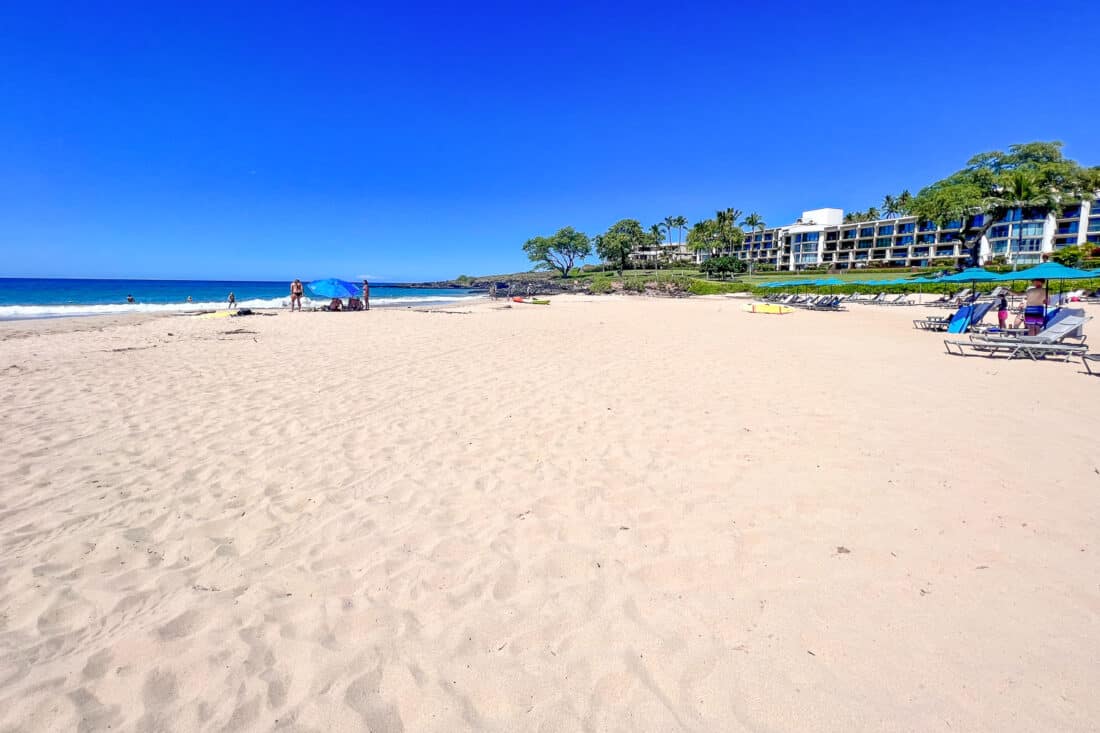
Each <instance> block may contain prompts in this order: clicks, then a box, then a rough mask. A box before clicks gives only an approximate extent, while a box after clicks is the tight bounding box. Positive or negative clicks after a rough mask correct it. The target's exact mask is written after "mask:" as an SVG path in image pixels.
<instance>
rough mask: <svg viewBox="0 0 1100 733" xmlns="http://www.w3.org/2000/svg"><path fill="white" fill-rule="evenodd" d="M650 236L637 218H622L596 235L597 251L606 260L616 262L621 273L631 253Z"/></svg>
mask: <svg viewBox="0 0 1100 733" xmlns="http://www.w3.org/2000/svg"><path fill="white" fill-rule="evenodd" d="M647 239H648V236H647V235H646V232H645V231H644V230H643V229H642V225H641V224H640V223H639V222H638V220H637V219H621V220H620V221H617V222H615V223H614V224H612V225H611V227H610V228H609V229H608V230H607V231H606V232H604V233H603V234H600V235H598V236H597V237H596V239H595V242H596V253H597V254H598V255H599V256H600V258H601V259H603V260H604V261H605V262H610V263H613V264H615V265H616V266H617V267H618V268H619V274H620V275H621V274H622V272H623V270H625V269H626V265H627V260H628V259H629V258H630V253H631V252H634V251H635V250H637V249H638V248H639V247H641V246H642V245H643V244H645V243H646V240H647Z"/></svg>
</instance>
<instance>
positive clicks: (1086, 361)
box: [1081, 354, 1100, 376]
mask: <svg viewBox="0 0 1100 733" xmlns="http://www.w3.org/2000/svg"><path fill="white" fill-rule="evenodd" d="M1090 362H1093V363H1096V364H1098V365H1100V354H1081V363H1082V364H1083V365H1084V366H1085V371H1087V372H1088V373H1089V374H1095V375H1097V376H1100V371H1095V372H1094V371H1093V370H1092V365H1091V364H1090ZM1098 368H1100V367H1098Z"/></svg>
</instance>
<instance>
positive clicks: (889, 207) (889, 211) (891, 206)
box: [882, 194, 898, 219]
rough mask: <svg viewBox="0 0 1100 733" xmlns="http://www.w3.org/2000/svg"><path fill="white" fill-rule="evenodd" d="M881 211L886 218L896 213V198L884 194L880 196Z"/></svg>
mask: <svg viewBox="0 0 1100 733" xmlns="http://www.w3.org/2000/svg"><path fill="white" fill-rule="evenodd" d="M882 211H883V213H884V214H885V215H886V218H887V219H892V218H894V217H896V216H897V215H898V200H897V199H896V198H894V197H893V196H891V195H890V194H886V195H885V196H883V197H882Z"/></svg>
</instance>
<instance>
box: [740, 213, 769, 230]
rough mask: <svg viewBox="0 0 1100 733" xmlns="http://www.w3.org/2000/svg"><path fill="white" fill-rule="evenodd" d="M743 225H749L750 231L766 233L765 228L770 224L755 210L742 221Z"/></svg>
mask: <svg viewBox="0 0 1100 733" xmlns="http://www.w3.org/2000/svg"><path fill="white" fill-rule="evenodd" d="M741 226H743V227H748V228H749V232H758V233H760V234H763V233H764V230H765V229H767V228H768V225H767V224H765V223H764V217H762V216H760V214H757V213H756V212H755V211H754V212H752V213H751V214H749V215H748V216H746V217H745V218H744V220H743V221H742V222H741Z"/></svg>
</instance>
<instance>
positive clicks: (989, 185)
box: [912, 142, 1100, 261]
mask: <svg viewBox="0 0 1100 733" xmlns="http://www.w3.org/2000/svg"><path fill="white" fill-rule="evenodd" d="M1098 171H1100V169H1097V168H1084V167H1082V166H1081V165H1080V164H1079V163H1077V162H1076V161H1074V160H1070V159H1068V158H1066V157H1064V156H1063V155H1062V143H1060V142H1033V143H1023V144H1020V145H1011V146H1009V148H1008V152H1003V151H999V150H997V151H992V152H989V153H980V154H979V155H975V156H974V157H973V158H971V159H970V160H969V161H967V164H966V167H965V168H963V169H962V170H959V171H956V172H955V173H952V174H951V175H950V176H948V177H947V178H944V179H942V180H939V181H936V182H935V183H932V184H930V185H928V186H925V187H924V188H922V189H921V190H920V191H919V192H917V195H916V196H914V197H913V203H912V213H913V214H916V215H917V216H918V217H920V218H921V219H923V220H926V221H930V222H933V223H935V224H937V225H939V226H944V225H945V224H946V223H947V222H949V221H959V222H961V223H962V224H963V230H964V231H965V229H966V228H968V227H967V224H968V223H970V222H973V217H975V216H977V215H979V214H980V215H983V221H982V224H981V226H980V227H977V231H976V232H973V233H972V234H971V239H970V242H971V253H972V254H971V259H973V260H974V261H976V260H977V251H976V250H977V247H978V243H979V242H980V241H981V238H982V236H984V235H985V234H986V232H988V231H989V228H990V227H991V226H993V225H994V224H995V223H996V222H997V221H999V220H1001V219H1003V218H1004V215H1005V214H1006V213H1008V211H1010V210H1011V209H1014V208H1019V207H1033V208H1044V209H1047V210H1049V211H1053V212H1054V213H1058V212H1059V211H1060V210H1061V208H1062V207H1063V206H1065V205H1066V204H1069V203H1073V202H1077V201H1081V200H1082V199H1083V198H1085V197H1087V196H1091V195H1093V194H1094V192H1095V191H1096V190H1097V189H1098V188H1100V172H1098ZM970 228H973V227H970Z"/></svg>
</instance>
